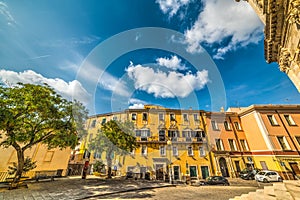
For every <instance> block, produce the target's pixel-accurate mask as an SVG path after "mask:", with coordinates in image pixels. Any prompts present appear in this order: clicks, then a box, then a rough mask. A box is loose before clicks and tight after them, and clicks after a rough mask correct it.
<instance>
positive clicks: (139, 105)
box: [129, 104, 144, 109]
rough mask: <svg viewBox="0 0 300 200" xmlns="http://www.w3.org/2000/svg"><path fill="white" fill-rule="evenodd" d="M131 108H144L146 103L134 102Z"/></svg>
mask: <svg viewBox="0 0 300 200" xmlns="http://www.w3.org/2000/svg"><path fill="white" fill-rule="evenodd" d="M129 109H144V104H133V105H131V106H129Z"/></svg>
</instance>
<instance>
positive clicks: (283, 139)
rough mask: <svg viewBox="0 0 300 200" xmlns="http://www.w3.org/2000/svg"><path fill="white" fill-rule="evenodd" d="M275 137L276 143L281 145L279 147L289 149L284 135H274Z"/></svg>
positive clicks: (284, 149)
mask: <svg viewBox="0 0 300 200" xmlns="http://www.w3.org/2000/svg"><path fill="white" fill-rule="evenodd" d="M276 138H277V141H278V143H279V145H280V147H281V149H282V150H283V151H289V150H291V146H290V144H289V143H288V141H287V139H286V137H285V136H276ZM279 138H280V139H281V138H282V141H281V140H280V139H279Z"/></svg>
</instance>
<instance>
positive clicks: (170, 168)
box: [167, 140, 173, 184]
mask: <svg viewBox="0 0 300 200" xmlns="http://www.w3.org/2000/svg"><path fill="white" fill-rule="evenodd" d="M167 145H168V146H169V151H170V153H169V155H170V157H169V159H170V160H169V177H170V178H169V180H170V184H173V179H172V166H171V164H172V155H171V147H172V141H171V140H168V141H167Z"/></svg>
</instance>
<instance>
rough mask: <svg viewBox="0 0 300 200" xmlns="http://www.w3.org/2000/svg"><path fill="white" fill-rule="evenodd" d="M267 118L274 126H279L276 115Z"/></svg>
mask: <svg viewBox="0 0 300 200" xmlns="http://www.w3.org/2000/svg"><path fill="white" fill-rule="evenodd" d="M267 118H268V120H269V122H270V124H271V125H272V126H279V124H278V122H277V120H276V117H275V115H267Z"/></svg>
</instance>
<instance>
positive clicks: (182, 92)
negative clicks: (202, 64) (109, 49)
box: [126, 63, 209, 98]
mask: <svg viewBox="0 0 300 200" xmlns="http://www.w3.org/2000/svg"><path fill="white" fill-rule="evenodd" d="M126 71H127V75H128V76H129V78H130V79H132V80H133V81H134V87H135V89H138V90H142V91H145V92H147V93H149V94H153V95H154V96H155V97H161V98H174V97H182V98H184V97H187V96H188V95H189V94H190V93H192V92H193V91H194V90H201V89H202V88H204V86H205V85H206V84H207V83H208V81H209V79H208V71H207V70H202V71H198V72H196V74H192V73H191V72H188V73H186V74H183V73H178V72H175V71H170V72H162V71H160V70H156V71H154V69H152V68H150V67H147V66H145V67H144V66H142V65H133V63H131V64H130V65H129V66H128V68H127V70H126Z"/></svg>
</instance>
